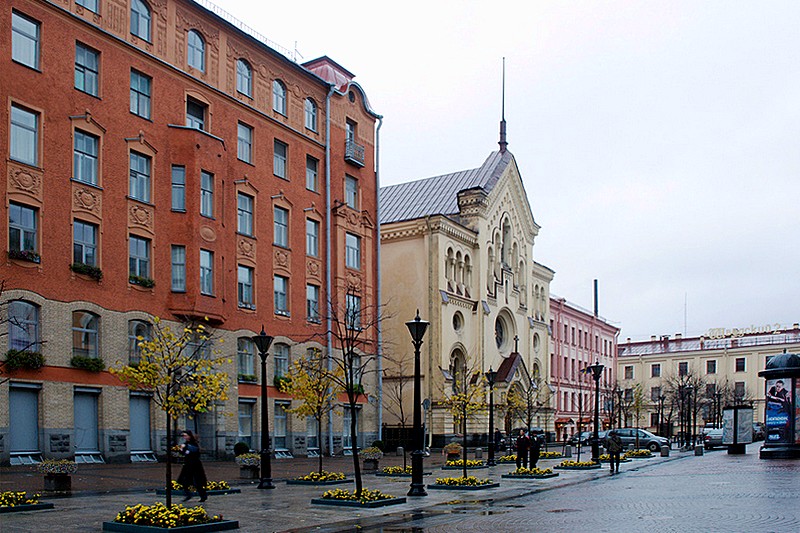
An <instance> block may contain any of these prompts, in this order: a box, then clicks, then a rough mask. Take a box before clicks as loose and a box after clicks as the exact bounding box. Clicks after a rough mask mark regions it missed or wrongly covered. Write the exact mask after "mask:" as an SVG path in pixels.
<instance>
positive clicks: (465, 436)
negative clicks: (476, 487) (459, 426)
mask: <svg viewBox="0 0 800 533" xmlns="http://www.w3.org/2000/svg"><path fill="white" fill-rule="evenodd" d="M464 375H466V371H465V372H464ZM466 381H467V380H466V379H465V380H464V390H466V389H467V387H466V385H467V384H466ZM463 414H464V417H463V420H464V457H462V458H461V461H462V465H463V467H464V468H463V472H464V479H466V478H467V401H466V399H465V400H464V412H463Z"/></svg>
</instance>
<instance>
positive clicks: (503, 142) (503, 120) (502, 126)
mask: <svg viewBox="0 0 800 533" xmlns="http://www.w3.org/2000/svg"><path fill="white" fill-rule="evenodd" d="M497 144H499V145H500V153H501V154H504V153H506V147H507V146H508V142H507V141H506V58H505V57H504V58H503V97H502V108H501V119H500V142H499V143H497Z"/></svg>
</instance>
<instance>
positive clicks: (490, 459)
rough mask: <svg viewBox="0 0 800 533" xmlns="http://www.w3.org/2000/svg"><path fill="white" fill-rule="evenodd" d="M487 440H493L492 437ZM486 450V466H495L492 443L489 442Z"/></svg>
mask: <svg viewBox="0 0 800 533" xmlns="http://www.w3.org/2000/svg"><path fill="white" fill-rule="evenodd" d="M490 435H491V433H490ZM489 438H493V437H491V436H490V437H489ZM487 448H488V449H489V458H488V460H487V461H486V466H496V465H497V463H495V462H494V443H493V442H490V443H489V445H488V446H487Z"/></svg>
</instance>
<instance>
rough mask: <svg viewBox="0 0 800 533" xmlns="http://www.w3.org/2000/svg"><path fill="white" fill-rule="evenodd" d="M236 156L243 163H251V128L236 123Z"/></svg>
mask: <svg viewBox="0 0 800 533" xmlns="http://www.w3.org/2000/svg"><path fill="white" fill-rule="evenodd" d="M236 153H237V156H238V158H239V160H240V161H244V162H245V163H252V162H253V128H251V127H250V126H248V125H247V124H242V123H241V122H239V123H238V127H237V151H236Z"/></svg>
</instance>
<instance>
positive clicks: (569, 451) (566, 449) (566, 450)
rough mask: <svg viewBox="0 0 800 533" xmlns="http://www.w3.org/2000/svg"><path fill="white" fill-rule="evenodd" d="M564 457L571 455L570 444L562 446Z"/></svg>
mask: <svg viewBox="0 0 800 533" xmlns="http://www.w3.org/2000/svg"><path fill="white" fill-rule="evenodd" d="M564 457H572V446H567V447H566V448H564Z"/></svg>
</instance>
